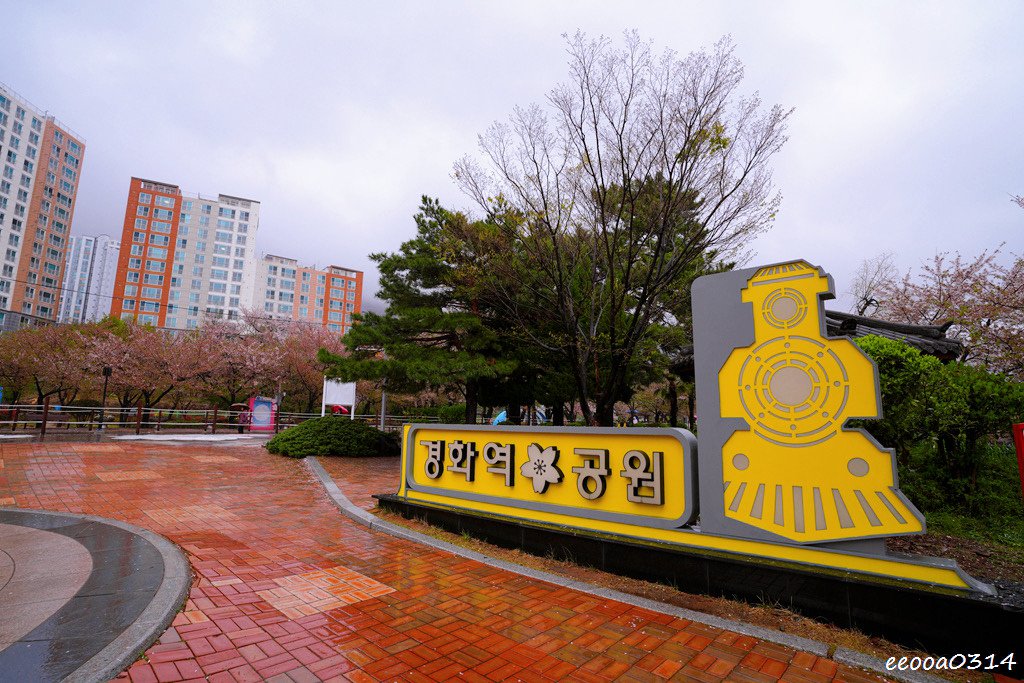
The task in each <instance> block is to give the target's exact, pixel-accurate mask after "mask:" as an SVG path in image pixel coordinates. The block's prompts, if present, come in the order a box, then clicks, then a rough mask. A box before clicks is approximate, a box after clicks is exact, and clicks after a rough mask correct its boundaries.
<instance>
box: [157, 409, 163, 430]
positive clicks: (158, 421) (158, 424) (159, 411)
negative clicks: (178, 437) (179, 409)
mask: <svg viewBox="0 0 1024 683" xmlns="http://www.w3.org/2000/svg"><path fill="white" fill-rule="evenodd" d="M162 412H163V411H162V410H158V411H156V431H158V432H159V431H160V413H162Z"/></svg>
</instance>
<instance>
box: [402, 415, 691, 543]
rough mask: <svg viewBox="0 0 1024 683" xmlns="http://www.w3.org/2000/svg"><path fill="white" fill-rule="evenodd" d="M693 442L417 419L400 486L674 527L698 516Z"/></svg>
mask: <svg viewBox="0 0 1024 683" xmlns="http://www.w3.org/2000/svg"><path fill="white" fill-rule="evenodd" d="M695 445H696V444H695V443H694V440H693V437H692V435H690V434H689V432H686V431H684V430H681V429H629V430H622V429H617V430H616V429H582V428H561V429H558V430H557V431H556V430H551V429H544V428H533V427H500V428H490V427H477V426H473V425H444V427H443V428H438V429H434V428H431V427H428V426H424V425H412V426H411V427H409V428H408V429H407V431H406V434H405V447H404V448H403V449H402V452H403V456H402V458H403V463H402V470H403V472H404V482H403V491H402V493H403V494H404V495H407V496H409V497H413V498H414V497H415V495H414V494H415V493H417V492H420V493H425V494H436V495H444V496H447V497H450V498H458V499H461V500H462V501H465V506H466V507H469V508H473V507H474V503H487V504H498V505H502V506H508V508H509V509H508V510H504V512H505V514H509V515H511V516H515V517H521V518H525V519H530V518H532V517H535V516H536V515H535V514H534V513H535V512H550V513H557V514H563V515H571V516H573V517H578V518H580V526H581V527H583V528H589V529H596V530H600V529H601V525H600V524H599V522H601V521H605V522H621V523H627V524H636V525H641V526H648V527H658V528H665V529H671V528H677V527H680V526H682V525H684V524H687V523H689V522H690V521H691V520H692V519H693V517H694V516H695V514H696V501H695V500H694V497H695V496H694V495H692V494H691V493H690V489H693V488H695V487H694V486H693V485H692V484H691V482H692V477H693V459H694V457H695V451H696V449H695ZM477 507H479V506H477Z"/></svg>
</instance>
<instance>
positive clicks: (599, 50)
mask: <svg viewBox="0 0 1024 683" xmlns="http://www.w3.org/2000/svg"><path fill="white" fill-rule="evenodd" d="M566 39H567V43H568V50H567V51H568V54H569V81H568V82H567V83H564V84H562V85H560V86H558V87H556V88H555V89H554V90H552V91H551V93H550V94H549V95H548V97H547V102H546V104H545V105H544V106H541V105H536V104H534V105H530V106H528V107H525V108H516V109H515V111H514V112H513V114H512V115H511V117H510V119H509V122H508V123H507V124H506V123H495V124H494V125H493V126H491V128H490V129H488V131H487V132H486V133H485V134H483V135H482V136H480V147H481V150H482V152H483V162H482V163H479V162H477V161H475V160H473V159H471V158H469V157H466V158H463V159H462V160H461V161H459V162H458V163H457V164H456V166H455V178H456V181H457V182H458V184H459V185H460V187H461V188H462V189H463V191H465V192H466V193H467V194H468V195H469V196H470V197H471V198H472V199H473V200H475V201H476V203H477V204H479V205H480V207H482V208H483V210H484V211H485V212H486V214H487V215H488V216H489V217H492V218H496V217H503V219H501V220H497V219H496V220H495V224H496V225H498V226H499V227H500V229H501V230H502V231H503V233H504V234H503V236H502V237H503V240H502V243H503V244H504V245H507V246H508V248H509V254H508V258H507V259H505V260H500V259H499V260H497V266H496V267H497V268H499V269H500V268H502V267H504V268H506V269H507V272H505V273H498V274H497V275H498V276H496V277H493V278H492V280H491V283H492V287H491V294H492V295H493V298H494V300H495V302H497V304H496V305H497V306H498V307H499V309H503V311H502V312H503V313H504V314H505V315H507V316H508V318H509V319H510V320H512V321H513V322H515V323H516V324H518V326H519V328H520V332H521V334H523V335H525V336H527V337H529V338H532V341H533V342H534V343H536V344H538V345H540V346H543V347H545V348H547V349H549V350H556V351H559V352H561V353H563V354H564V358H565V359H566V361H567V364H568V365H569V366H570V367H571V369H572V373H573V377H574V378H575V383H576V390H577V395H578V397H579V400H580V405H581V407H582V409H583V412H584V417H585V418H586V419H587V421H588V422H590V423H595V422H596V423H600V424H610V423H611V421H612V418H613V410H614V404H615V402H616V400H620V399H621V397H622V396H623V395H624V394H625V393H627V392H628V389H629V373H630V371H631V366H632V363H633V362H634V354H635V353H636V352H637V349H639V348H641V347H642V345H643V343H644V341H645V340H646V339H647V337H648V334H649V330H650V329H651V326H652V324H655V323H657V322H659V321H660V320H661V319H662V318H663V317H664V315H665V307H664V303H665V301H666V297H668V296H671V295H672V293H673V288H678V287H680V286H681V285H680V282H681V280H682V278H683V277H684V275H685V274H686V273H687V271H688V270H692V265H693V264H694V263H695V262H696V261H697V260H698V259H700V258H701V256H702V255H703V254H705V253H706V252H708V251H715V252H717V254H718V256H719V258H726V257H728V256H730V255H732V254H734V253H736V252H737V251H738V250H741V249H742V248H743V245H744V244H745V243H746V242H747V241H748V240H749V239H750V238H752V237H753V236H754V235H756V234H758V233H759V232H761V231H763V230H765V229H767V228H768V227H769V226H770V224H771V222H772V220H773V219H774V216H775V212H776V209H777V207H778V205H779V201H780V197H779V196H778V195H777V194H775V193H774V192H773V190H772V182H771V171H770V169H769V167H768V161H769V159H770V158H771V157H772V155H774V154H775V153H776V152H777V151H778V150H779V149H780V148H781V147H782V145H783V144H784V142H785V141H786V136H785V128H786V120H787V118H788V116H789V114H790V112H788V111H784V110H783V109H782V108H781V107H779V106H774V107H771V108H769V109H767V110H764V109H763V108H762V106H761V102H760V100H759V98H758V97H757V95H756V94H755V95H753V96H752V97H747V98H743V97H740V96H739V95H738V94H737V89H738V86H739V85H740V82H741V80H742V77H743V67H742V64H741V63H740V62H739V60H738V59H737V58H736V57H735V55H734V48H733V45H732V43H731V41H730V40H729V39H728V38H723V39H722V40H720V41H719V42H718V43H717V44H716V45H715V46H714V47H713V48H712V49H711V50H700V51H697V52H693V53H691V54H689V55H688V56H686V57H684V58H680V57H679V56H678V55H677V54H676V53H674V52H672V51H666V52H664V53H663V54H662V55H660V56H655V55H653V54H652V51H651V46H650V44H649V43H646V42H643V41H641V40H640V38H639V37H638V36H637V34H636V33H635V32H634V33H627V34H626V36H625V46H624V48H622V49H616V48H615V47H613V45H612V44H611V42H610V41H609V40H607V39H605V38H603V37H602V38H598V39H589V38H587V37H586V36H585V35H584V34H582V33H579V32H577V33H576V34H575V35H574V36H572V37H568V36H567V37H566ZM510 215H512V216H515V217H516V220H509V219H508V217H509V216H510ZM503 264H504V265H503ZM501 275H504V277H500V276H501ZM524 287H528V288H529V290H530V291H529V292H528V294H526V293H524V291H523V289H524ZM552 329H553V330H556V331H557V333H555V334H547V335H546V336H544V337H541V336H540V334H539V331H540V330H546V331H550V330H552ZM591 400H593V401H594V402H595V404H596V413H595V411H593V410H592V409H591V408H590V402H591Z"/></svg>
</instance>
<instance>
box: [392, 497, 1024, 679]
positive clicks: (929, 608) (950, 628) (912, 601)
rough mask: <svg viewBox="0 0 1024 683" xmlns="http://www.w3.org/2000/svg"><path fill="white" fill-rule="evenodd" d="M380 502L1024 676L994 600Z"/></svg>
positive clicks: (1009, 620) (1020, 651) (537, 550)
mask: <svg viewBox="0 0 1024 683" xmlns="http://www.w3.org/2000/svg"><path fill="white" fill-rule="evenodd" d="M374 498H376V499H377V500H378V501H379V504H380V506H381V507H382V508H384V509H387V510H392V511H394V512H397V513H399V514H401V515H402V516H403V517H406V518H416V519H422V520H424V521H425V522H426V523H428V524H431V525H434V526H438V527H441V528H443V529H445V530H447V531H451V532H453V533H458V534H461V533H464V532H465V533H468V534H470V535H472V536H474V537H476V538H479V539H481V540H484V541H487V542H488V543H492V544H494V545H497V546H501V547H503V548H513V549H521V550H524V551H526V552H529V553H531V554H534V555H541V556H549V557H555V558H557V559H565V560H571V561H573V562H575V563H577V564H580V565H584V566H590V567H595V568H597V569H601V570H604V571H607V572H611V573H614V574H619V575H622V576H630V577H633V578H638V579H646V580H650V581H656V582H659V583H664V584H668V585H671V586H674V587H676V588H678V589H679V590H681V591H686V592H688V593H700V594H705V595H714V596H721V597H726V598H734V599H740V600H744V601H746V602H750V603H754V604H762V605H769V606H773V607H783V608H786V609H791V610H793V611H795V612H799V613H800V614H803V615H805V616H809V617H814V618H816V619H820V620H823V621H827V622H829V623H832V624H835V625H837V626H840V627H842V628H853V629H856V630H858V631H861V632H863V633H866V634H868V635H876V636H881V637H883V638H886V639H888V640H890V641H892V642H895V643H899V644H901V645H905V646H907V647H912V648H915V649H920V650H923V651H925V652H928V653H931V654H934V655H936V656H941V655H954V654H957V653H980V654H981V655H983V656H987V655H989V654H994V655H996V657H995V661H996V662H998V661H999V660H1001V659H1002V658H1003V657H1005V656H1006V655H1008V654H1010V653H1016V659H1017V665H1016V666H1015V667H1014V671H1019V670H1020V669H1019V667H1020V666H1021V659H1022V658H1024V611H1022V610H1019V609H1013V608H1008V607H1004V606H1003V605H1000V604H998V603H997V602H994V601H992V600H990V599H985V598H980V597H974V596H971V595H949V594H944V593H936V592H932V591H928V590H922V589H917V588H913V587H910V586H907V585H905V584H899V585H888V584H884V583H875V582H866V581H863V580H859V579H858V578H857V577H855V576H853V575H850V574H847V573H842V574H840V575H835V573H834V572H830V573H826V572H818V571H814V570H813V569H801V568H797V567H793V566H779V565H777V564H775V563H770V562H766V561H762V560H760V559H759V558H750V559H744V558H742V557H739V556H726V557H723V556H722V555H720V554H708V553H705V552H702V551H701V550H699V549H695V550H690V549H687V548H680V547H679V546H672V547H666V546H657V545H645V544H642V543H633V542H630V541H629V540H625V539H623V540H619V539H609V538H604V537H596V536H592V535H588V534H586V533H584V532H580V531H579V530H573V529H569V528H567V527H562V528H548V527H539V526H534V525H530V524H523V523H519V522H517V521H515V520H512V519H510V518H507V517H494V516H478V515H475V514H469V513H465V512H460V511H457V510H450V509H444V508H438V507H433V506H430V505H422V504H419V503H416V502H412V501H408V500H406V499H405V498H401V497H399V496H395V495H390V494H382V495H377V496H374ZM986 663H987V660H986Z"/></svg>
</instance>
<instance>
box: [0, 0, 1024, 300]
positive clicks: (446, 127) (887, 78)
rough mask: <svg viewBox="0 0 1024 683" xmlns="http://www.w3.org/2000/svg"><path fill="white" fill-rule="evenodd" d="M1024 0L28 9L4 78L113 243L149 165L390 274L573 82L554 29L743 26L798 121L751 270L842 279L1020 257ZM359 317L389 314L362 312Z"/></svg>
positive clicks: (300, 253) (768, 81)
mask: <svg viewBox="0 0 1024 683" xmlns="http://www.w3.org/2000/svg"><path fill="white" fill-rule="evenodd" d="M1022 8H1024V6H1022V5H1020V4H1019V3H1016V2H1012V1H1005V2H992V3H968V2H948V3H935V2H927V3H925V2H901V3H891V2H884V3H882V2H878V3H864V2H846V3H836V2H831V3H819V2H810V1H808V2H789V3H771V4H768V3H754V2H726V3H678V2H641V3H637V4H634V5H630V6H628V11H627V6H626V5H623V4H622V3H611V2H608V3H591V2H559V3H542V2H516V3H469V2H466V3H454V2H450V3H440V2H438V3H421V2H399V3H336V2H322V3H269V2H267V3H253V2H238V3H221V2H216V3H214V2H210V3H207V2H163V3H161V2H157V3H127V2H116V3H115V2H109V3H104V2H90V3H80V4H78V5H77V6H71V5H70V4H59V3H54V2H37V3H18V4H16V5H13V6H9V7H8V8H6V9H5V10H4V22H5V24H6V25H7V28H6V29H5V50H4V59H3V61H2V63H0V80H2V81H3V82H5V83H7V84H8V85H9V86H10V87H12V88H14V89H15V90H17V91H18V92H20V93H21V94H22V95H24V96H25V97H27V98H29V99H30V100H32V101H33V102H35V103H36V104H38V105H40V106H43V107H46V108H48V109H50V110H51V112H53V113H54V114H55V115H56V116H57V117H58V118H60V119H61V120H62V121H64V122H65V123H66V124H67V125H69V126H71V127H72V128H73V129H75V130H76V131H78V132H79V133H81V134H83V135H84V136H85V137H86V139H87V140H88V147H87V153H86V160H85V166H84V173H83V177H82V183H81V188H80V192H79V201H78V208H77V211H76V216H75V222H74V231H75V232H76V233H78V234H97V233H101V232H107V233H117V232H118V231H119V230H120V226H121V223H122V220H123V212H124V201H125V197H126V194H127V188H128V181H129V178H130V177H131V176H132V175H136V176H143V177H150V178H153V179H158V180H167V181H171V182H176V183H179V184H181V185H182V186H183V187H185V188H187V189H189V190H193V191H198V192H201V193H210V194H215V193H217V192H224V193H228V194H235V195H241V196H245V197H251V198H254V199H258V200H260V201H261V202H262V204H263V214H262V220H261V228H260V236H259V244H260V249H261V251H268V252H272V253H280V254H286V255H291V256H294V257H296V258H299V259H300V260H302V261H304V262H308V263H314V262H315V263H318V264H321V265H326V264H328V263H336V264H339V265H347V266H351V267H355V268H359V269H362V270H365V271H367V280H368V283H367V284H368V286H367V292H368V293H371V294H372V293H373V292H374V291H376V274H375V272H374V268H373V264H372V263H371V262H370V261H369V259H368V258H367V255H368V254H369V253H370V252H373V251H382V250H391V249H394V248H396V247H397V246H398V245H399V244H400V243H401V242H402V241H403V240H405V239H407V238H408V237H409V236H411V234H412V232H413V223H412V218H411V217H412V214H413V213H414V212H415V210H416V207H417V205H418V203H419V197H420V195H422V194H428V195H432V196H438V197H440V198H441V199H442V201H444V202H445V203H446V204H448V205H450V206H453V207H465V206H468V204H469V203H468V200H466V199H465V198H464V197H462V196H461V195H460V194H459V193H458V191H457V190H456V189H455V187H454V185H453V184H452V182H451V179H450V173H451V166H452V163H453V162H454V161H455V160H456V159H457V158H458V157H460V156H461V155H463V154H465V153H466V152H473V151H475V149H476V136H477V134H478V133H480V132H482V131H483V130H484V129H485V128H486V127H487V126H488V125H489V124H490V123H491V122H492V121H494V120H495V119H501V118H504V117H505V116H507V114H508V113H509V112H510V111H511V110H512V108H513V107H514V106H515V105H517V104H526V103H529V102H532V101H541V100H542V99H543V97H544V95H545V93H546V92H547V91H548V90H550V88H551V87H552V86H554V85H555V84H556V83H557V82H559V81H561V80H563V79H564V78H565V75H566V68H565V55H564V50H563V42H562V39H561V37H560V34H562V33H564V32H571V31H574V30H575V29H576V28H581V29H583V30H585V31H588V32H590V33H595V34H596V33H604V34H607V35H610V36H613V37H618V36H619V35H620V34H621V32H622V30H623V29H625V28H634V27H635V28H637V29H639V31H640V32H641V34H642V35H643V36H644V37H647V38H650V39H652V40H653V41H654V43H655V46H656V47H657V48H658V49H659V50H660V49H661V48H663V47H670V48H672V49H675V50H677V51H679V52H687V51H689V50H690V49H693V48H696V47H699V46H702V45H708V44H710V43H712V42H714V41H715V40H716V39H717V38H718V37H720V36H721V35H722V34H725V33H731V34H732V35H733V38H734V39H735V41H736V43H737V45H738V53H739V56H740V57H741V58H742V59H743V61H744V63H745V64H746V67H747V78H746V81H745V83H746V86H747V88H748V89H749V91H754V90H758V91H760V93H761V95H762V97H763V98H764V100H765V101H766V102H768V103H775V102H778V103H780V104H782V105H784V106H787V107H788V106H794V107H796V113H795V114H794V117H793V119H792V125H791V130H790V142H789V143H788V145H787V146H786V148H785V149H784V151H783V152H782V153H781V154H780V155H779V157H778V159H777V161H776V163H775V169H776V174H775V179H776V184H777V186H778V187H779V189H780V190H781V191H782V193H783V195H784V201H783V205H782V210H781V212H780V214H779V217H778V221H777V224H776V226H775V228H774V229H773V230H772V231H771V232H769V233H768V234H766V235H765V236H763V237H761V238H759V239H758V240H757V241H756V242H755V243H754V244H753V245H752V248H753V249H754V250H755V251H756V254H757V255H756V257H755V259H754V260H755V261H759V262H769V261H775V260H782V259H787V258H791V257H793V256H800V257H804V258H808V259H810V260H811V261H813V262H816V263H819V264H821V265H823V266H825V267H826V269H828V270H829V271H831V272H832V273H833V274H834V275H835V277H836V281H837V285H838V288H839V289H840V290H843V289H845V287H846V285H847V283H848V280H849V276H850V274H851V273H852V272H853V271H854V270H855V269H856V267H857V265H858V263H859V261H860V260H861V259H863V258H867V257H870V256H873V255H875V254H877V253H879V252H882V251H895V252H896V253H897V254H898V259H899V264H900V266H901V267H902V268H907V267H911V266H914V265H916V264H917V263H919V262H920V261H922V260H923V259H926V258H928V257H929V256H930V255H931V254H933V253H935V251H939V250H951V249H952V250H956V249H959V250H962V251H964V252H967V253H976V252H978V251H980V250H981V249H984V248H990V247H994V246H996V245H998V244H999V243H1000V242H1003V241H1006V242H1007V243H1008V248H1009V249H1010V250H1016V251H1021V241H1022V240H1021V232H1020V231H1021V227H1022V224H1024V212H1022V211H1021V210H1020V208H1018V207H1016V206H1015V205H1013V204H1012V203H1011V202H1010V201H1009V194H1010V193H1018V194H1019V193H1024V173H1022V170H1024V169H1022V163H1024V162H1022V160H1024V136H1021V135H1020V134H1019V132H1018V131H1019V128H1020V120H1019V112H1021V111H1022V110H1024V107H1022V106H1021V105H1022V95H1021V93H1024V88H1022V86H1024V51H1022V50H1020V48H1019V44H1020V40H1021V37H1020V30H1019V27H1020V26H1021V25H1022V21H1021V20H1022V18H1024V9H1022ZM365 304H366V305H367V306H368V307H369V308H374V307H375V304H374V303H373V302H372V300H370V299H369V298H367V300H366V302H365Z"/></svg>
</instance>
